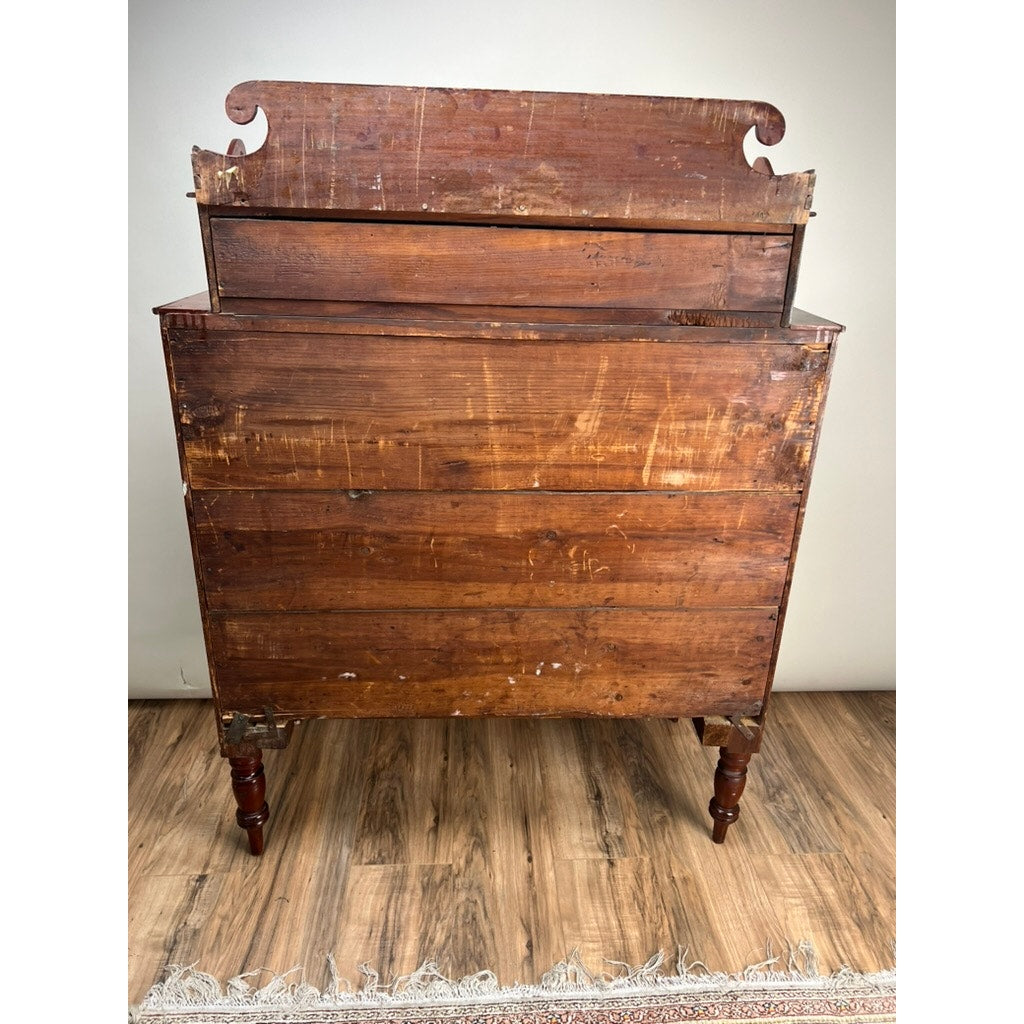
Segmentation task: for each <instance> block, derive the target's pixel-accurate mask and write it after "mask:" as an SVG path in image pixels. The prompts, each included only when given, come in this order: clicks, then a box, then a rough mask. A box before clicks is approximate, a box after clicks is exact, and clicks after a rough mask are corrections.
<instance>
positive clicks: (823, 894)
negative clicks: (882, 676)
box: [128, 692, 895, 1002]
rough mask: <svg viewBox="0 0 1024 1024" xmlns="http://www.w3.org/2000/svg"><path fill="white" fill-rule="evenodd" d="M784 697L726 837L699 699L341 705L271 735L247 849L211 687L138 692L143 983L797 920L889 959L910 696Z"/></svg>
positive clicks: (748, 941)
mask: <svg viewBox="0 0 1024 1024" xmlns="http://www.w3.org/2000/svg"><path fill="white" fill-rule="evenodd" d="M772 708H773V712H772V721H771V722H770V723H769V728H768V730H767V735H766V737H765V742H764V745H763V747H762V750H761V753H760V754H759V755H758V756H757V757H756V758H754V760H753V761H752V763H751V769H750V773H749V777H748V778H749V781H748V784H747V788H746V792H745V794H744V800H743V804H744V810H743V820H742V822H741V823H740V824H739V825H737V826H735V827H734V828H732V829H730V835H729V839H728V842H727V843H726V844H725V846H722V847H717V846H714V845H713V844H712V843H710V842H709V841H708V818H707V810H706V807H707V800H708V795H709V792H710V790H709V784H710V779H711V774H712V772H713V770H714V764H715V760H716V758H717V751H714V750H712V749H708V748H702V747H701V746H699V745H698V744H697V742H696V740H695V737H694V735H693V730H692V728H690V725H689V723H688V722H678V723H672V722H669V721H665V720H620V721H607V720H596V719H595V720H587V721H573V720H561V721H558V720H500V719H477V720H468V719H443V720H421V721H409V720H403V719H395V720H376V721H375V720H362V721H355V720H350V721H344V720H334V721H317V722H307V723H304V724H303V725H301V726H299V727H298V728H297V729H296V732H295V736H294V739H293V741H292V744H291V746H289V747H288V749H286V750H281V751H270V752H268V754H267V756H266V766H267V778H268V786H267V790H268V792H267V796H268V800H269V801H270V805H271V820H270V823H269V825H268V826H267V832H268V843H267V848H266V852H265V853H264V854H263V857H262V858H260V859H256V858H253V857H251V856H250V855H249V853H248V848H247V845H246V839H245V834H244V833H243V832H242V831H241V830H240V829H238V828H237V826H236V825H235V822H234V820H233V807H234V801H233V799H232V796H231V791H230V787H229V785H228V777H227V776H228V773H227V768H226V765H225V764H224V762H223V761H222V759H221V758H220V757H219V756H218V752H217V740H216V733H215V729H214V722H213V718H214V712H213V706H212V703H211V702H209V701H196V700H189V701H137V702H133V703H132V704H131V706H130V712H129V822H128V835H129V859H128V892H129V959H128V967H129V999H130V1000H131V1001H132V1002H137V1001H138V1000H139V999H141V997H142V995H143V994H144V993H145V991H146V990H147V989H148V988H149V986H150V985H152V984H153V983H154V982H155V981H157V980H158V979H159V978H160V977H161V976H162V971H163V969H164V967H165V966H166V965H168V964H173V963H180V964H190V963H194V962H198V966H199V968H200V969H202V970H206V971H210V972H212V973H213V974H215V975H217V976H219V977H220V978H221V979H222V980H226V979H227V978H228V977H230V976H232V975H234V974H237V973H241V972H242V971H247V970H258V969H261V968H267V969H270V970H276V971H286V970H289V969H290V968H291V967H293V966H295V965H296V964H302V965H303V966H304V969H305V976H306V977H307V978H308V980H309V981H311V982H313V983H314V984H317V985H324V984H326V983H327V981H328V973H327V967H326V961H325V958H326V954H327V953H329V952H331V953H334V955H335V956H336V957H337V961H338V966H339V970H340V972H341V974H342V975H343V977H345V978H347V979H348V980H349V981H350V982H351V983H352V984H353V985H355V986H357V987H358V985H359V984H360V983H361V981H362V978H361V976H360V975H359V973H358V971H357V965H359V964H362V963H365V962H369V963H370V964H372V965H373V966H374V967H375V968H376V969H377V970H379V971H380V973H381V975H382V978H383V980H384V981H387V980H390V979H391V978H392V977H394V976H397V975H399V974H404V973H408V972H410V971H412V970H414V969H415V968H416V967H418V966H419V965H420V964H421V963H422V962H423V961H424V960H425V959H427V958H436V959H437V960H438V962H439V964H440V967H441V969H442V970H443V971H445V972H446V973H449V974H454V975H457V976H461V975H464V974H469V973H472V972H474V971H478V970H484V969H489V970H493V971H495V972H496V973H497V975H498V977H499V979H500V981H501V982H502V983H503V984H506V985H509V984H512V983H513V982H515V981H523V982H537V981H538V980H539V979H540V975H541V974H542V973H543V972H544V971H545V970H547V969H548V968H549V967H550V966H551V965H552V964H554V963H556V962H557V961H558V960H560V959H562V958H563V957H564V956H566V955H568V954H569V953H571V952H572V950H573V949H579V951H580V954H581V955H582V957H583V959H584V961H585V962H587V963H589V964H590V965H591V966H592V967H593V968H595V969H599V968H601V967H602V966H603V961H604V960H605V959H609V960H619V961H624V962H629V963H641V962H644V961H646V959H647V958H648V957H649V956H651V955H652V954H653V953H655V952H656V951H658V950H659V949H660V950H663V951H665V952H666V953H667V955H668V957H669V959H670V960H673V959H674V957H675V956H676V950H677V946H678V947H682V948H684V949H687V950H688V956H689V958H690V959H697V958H699V959H701V960H703V961H704V962H705V963H707V964H708V966H709V967H710V968H711V969H723V970H739V969H741V968H743V967H744V966H746V965H747V964H750V963H757V962H760V961H762V960H763V959H764V958H765V948H766V944H767V943H769V942H770V943H771V945H772V949H773V950H774V951H775V952H776V953H778V954H781V955H782V957H783V959H785V957H786V955H787V949H788V944H790V943H796V942H797V941H799V940H800V939H808V940H810V941H812V942H813V943H814V946H815V948H816V949H817V952H818V954H819V958H820V962H821V967H822V969H823V970H835V969H837V968H838V967H840V966H841V965H844V964H845V965H848V966H849V967H851V968H853V969H854V970H859V971H871V970H877V969H881V968H884V967H889V966H891V965H892V952H891V949H890V943H891V942H892V940H893V937H894V934H895V888H894V885H895V883H894V873H895V831H894V814H895V786H894V781H895V738H894V714H895V695H894V694H892V693H856V694H841V693H787V692H783V693H776V694H775V695H774V697H773V705H772ZM783 783H784V784H783ZM786 793H788V794H790V796H789V797H788V798H785V797H784V794H786ZM263 977H264V978H265V979H266V980H269V975H263Z"/></svg>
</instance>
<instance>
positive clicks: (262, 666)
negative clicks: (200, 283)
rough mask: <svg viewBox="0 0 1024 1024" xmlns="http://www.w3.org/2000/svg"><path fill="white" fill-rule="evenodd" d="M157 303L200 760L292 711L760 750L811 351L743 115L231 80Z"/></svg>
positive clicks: (247, 813) (692, 103)
mask: <svg viewBox="0 0 1024 1024" xmlns="http://www.w3.org/2000/svg"><path fill="white" fill-rule="evenodd" d="M257 106H259V107H261V108H263V109H264V111H265V113H266V115H267V120H268V136H267V139H266V141H265V143H264V144H263V145H262V146H261V148H260V149H259V150H257V151H256V152H254V153H252V154H246V153H245V152H244V149H243V147H242V146H241V144H239V143H232V144H231V146H229V147H228V153H227V154H225V155H221V154H215V153H211V152H206V151H199V150H196V151H194V153H193V166H194V171H195V181H196V198H197V200H198V206H199V213H200V224H201V228H202V237H203V243H204V247H205V254H206V263H207V270H208V275H209V292H208V294H206V295H202V296H197V297H194V298H192V299H186V300H182V301H179V302H175V303H170V304H168V305H165V306H162V307H160V308H159V309H158V310H157V312H158V313H159V314H160V319H161V327H162V332H163V339H164V345H165V352H166V358H167V369H168V377H169V381H170V387H171V398H172V403H173V408H174V416H175V422H176V426H177V432H178V440H179V450H180V456H181V467H182V475H183V482H184V494H185V508H186V512H187V514H188V521H189V526H190V530H191V537H192V546H193V552H194V557H195V566H196V578H197V583H198V589H199V597H200V604H201V608H202V617H203V625H204V629H205V635H206V643H207V651H208V656H209V665H210V675H211V679H212V684H213V693H214V698H215V704H216V711H217V727H218V730H219V735H220V741H221V749H222V752H223V753H224V755H225V756H227V757H228V758H229V760H230V764H231V777H232V781H233V788H234V792H235V795H236V798H237V801H238V806H239V810H238V821H239V824H240V825H241V826H242V827H243V828H245V829H246V831H247V833H248V836H249V841H250V848H251V850H252V852H253V853H259V852H260V851H261V850H262V847H263V832H262V829H263V825H264V824H265V822H266V821H267V818H268V808H267V804H266V802H265V799H264V798H265V783H264V776H263V767H262V750H263V749H264V748H266V747H275V746H282V745H284V743H286V742H287V739H288V736H289V734H290V730H291V728H292V725H293V724H294V723H295V722H298V721H301V720H302V719H305V718H311V717H317V716H324V715H327V716H359V717H384V716H402V717H405V716H448V715H467V716H472V715H548V716H591V715H608V716H664V717H672V718H683V717H685V718H691V719H693V720H694V722H695V725H696V728H697V733H698V735H699V736H700V738H701V739H702V741H703V742H704V743H705V744H711V745H715V746H718V747H720V748H721V759H720V761H719V766H718V771H717V772H716V776H715V784H714V794H715V795H714V796H713V797H712V800H711V804H710V811H711V815H712V818H713V819H714V833H713V837H714V839H715V840H716V841H718V842H721V841H722V840H723V839H724V837H725V832H726V829H727V827H728V825H729V824H730V823H731V822H733V821H734V820H735V819H736V817H737V815H738V813H739V809H738V802H739V797H740V793H741V791H742V788H743V782H744V776H745V773H746V766H747V763H748V761H749V759H750V756H751V754H752V753H754V752H755V751H756V750H757V749H758V747H759V745H760V742H761V736H762V730H763V726H764V721H765V713H766V708H767V702H768V697H769V692H770V690H771V683H772V676H773V671H774V666H775V661H776V657H777V653H778V649H779V642H780V636H781V627H782V618H783V615H784V612H785V607H786V599H787V595H788V589H789V585H790V579H791V573H792V568H793V557H794V554H795V551H796V544H797V539H798V536H799V532H800V524H801V520H802V517H803V511H804V503H805V500H806V495H807V487H808V483H809V479H810V472H811V465H812V463H813V457H814V449H815V444H816V440H817V435H818V426H819V422H820V418H821V412H822V406H823V402H824V398H825V392H826V388H827V382H828V377H829V371H830V367H831V364H832V359H833V355H834V350H835V340H836V337H837V335H838V333H839V331H840V330H841V328H840V327H838V325H836V324H833V323H830V322H828V321H825V320H821V319H819V318H817V317H813V316H810V315H808V314H804V313H800V312H795V311H793V309H792V300H793V291H794V288H795V283H796V273H797V268H798V263H799V256H800V249H801V244H802V239H803V231H804V225H805V223H806V221H807V218H808V215H809V213H808V211H809V207H810V201H811V192H812V188H813V181H814V176H813V173H811V172H807V173H805V174H793V175H775V174H774V173H773V172H772V169H771V167H770V166H769V165H768V163H767V161H765V160H764V159H763V158H760V159H758V160H757V161H756V162H755V164H754V166H753V167H751V166H749V165H748V163H747V161H746V159H745V158H744V156H743V139H744V136H745V135H746V133H747V132H748V131H749V130H750V129H751V127H753V128H754V129H755V130H756V133H757V137H758V138H759V139H760V141H761V142H762V143H766V144H771V143H773V142H775V141H777V140H778V139H779V138H780V137H781V135H782V131H783V121H782V117H781V115H780V114H779V113H778V111H776V110H775V109H774V108H773V107H771V106H769V105H767V104H764V103H748V102H734V101H720V100H689V99H663V98H649V97H642V98H641V97H628V96H594V95H574V94H557V93H511V92H484V91H473V90H443V89H409V88H397V87H395V88H387V87H370V86H345V85H320V84H310V83H284V82H250V83H246V84H244V85H240V86H238V87H236V88H235V89H234V90H233V91H232V92H231V94H230V95H229V97H228V102H227V110H228V114H229V116H230V117H231V118H232V119H233V120H234V121H235V122H237V123H246V122H248V121H250V120H251V119H252V118H253V117H254V115H255V112H256V108H257Z"/></svg>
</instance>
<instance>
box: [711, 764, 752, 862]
mask: <svg viewBox="0 0 1024 1024" xmlns="http://www.w3.org/2000/svg"><path fill="white" fill-rule="evenodd" d="M718 753H719V754H720V755H721V756H720V757H719V759H718V768H717V770H716V771H715V795H714V796H713V797H712V798H711V803H710V804H708V810H709V811H710V812H711V817H712V818H714V819H715V827H714V830H713V831H712V833H711V839H712V841H713V842H716V843H724V842H725V831H726V829H727V828H728V827H729V826H730V825H731V824H732V823H733V822H734V821H735V820H736V819H737V818H738V817H739V816H740V806H739V804H740V797H741V796H742V795H743V786H744V785H745V784H746V781H747V765H748V764H749V763H750V754H734V753H730V751H729V750H728V748H726V747H719V750H718Z"/></svg>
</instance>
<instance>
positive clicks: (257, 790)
mask: <svg viewBox="0 0 1024 1024" xmlns="http://www.w3.org/2000/svg"><path fill="white" fill-rule="evenodd" d="M228 764H230V765H231V790H232V792H233V793H234V794H235V801H236V802H237V804H238V810H237V811H236V812H235V818H236V820H237V821H238V824H239V827H240V828H244V829H245V831H246V834H247V835H248V837H249V852H250V853H252V854H253V856H259V854H261V853H262V852H263V826H264V825H265V824H266V823H267V820H268V819H269V817H270V808H269V807H268V806H267V801H266V799H265V797H266V795H267V780H266V778H265V777H264V774H263V755H262V753H261V752H260V751H259V750H256V751H255V752H254V753H253V754H251V755H247V756H238V757H229V758H228Z"/></svg>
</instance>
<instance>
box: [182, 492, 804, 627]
mask: <svg viewBox="0 0 1024 1024" xmlns="http://www.w3.org/2000/svg"><path fill="white" fill-rule="evenodd" d="M192 505H193V510H194V516H195V523H196V534H197V541H198V550H199V558H200V562H201V565H202V574H203V581H204V584H205V590H206V596H207V600H208V602H209V607H210V608H211V610H214V611H317V610H320V611H326V610H332V609H343V608H388V607H399V608H403V607H404V608H417V607H419V608H458V607H462V608H501V607H517V606H518V607H534V608H537V607H547V606H563V607H564V606H571V605H582V606H585V607H599V606H602V605H610V606H617V607H623V606H629V607H658V606H663V607H686V608H703V607H716V606H717V607H732V608H736V607H751V606H759V605H778V604H779V603H780V601H781V600H782V586H783V583H784V582H785V577H786V559H787V558H788V556H789V550H790V546H791V544H792V541H793V529H794V526H795V523H796V513H797V508H798V505H799V502H798V500H797V497H796V496H795V495H791V494H785V493H764V494H759V493H751V492H739V493H733V492H720V493H711V494H706V493H697V494H684V493H679V492H675V491H670V492H666V493H650V492H638V493H635V494H629V495H621V494H607V493H603V492H597V493H586V492H583V493H561V494H552V493H550V492H547V491H529V492H520V491H510V492H502V493H491V492H478V491H462V492H458V493H454V494H453V493H448V494H435V493H431V492H426V493H419V492H408V491H351V492H350V491H335V492H323V491H301V492H280V491H195V492H193V496H192Z"/></svg>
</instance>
